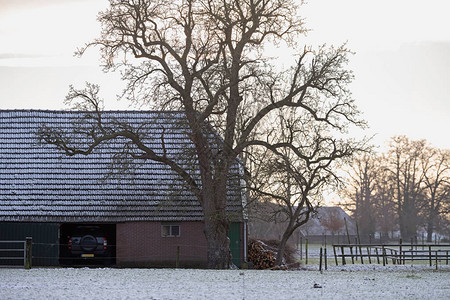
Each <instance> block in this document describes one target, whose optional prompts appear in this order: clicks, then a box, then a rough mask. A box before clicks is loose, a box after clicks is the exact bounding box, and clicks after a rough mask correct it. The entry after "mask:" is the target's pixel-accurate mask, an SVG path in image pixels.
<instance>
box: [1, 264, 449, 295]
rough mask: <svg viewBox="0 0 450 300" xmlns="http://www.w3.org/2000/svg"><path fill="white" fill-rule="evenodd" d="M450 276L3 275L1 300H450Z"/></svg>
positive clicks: (412, 271) (69, 271)
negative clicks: (69, 299) (68, 299)
mask: <svg viewBox="0 0 450 300" xmlns="http://www.w3.org/2000/svg"><path fill="white" fill-rule="evenodd" d="M449 295H450V268H448V267H445V266H444V267H442V268H441V269H439V270H438V271H436V270H434V269H433V268H429V267H426V266H399V265H397V266H392V265H389V266H386V267H383V266H380V265H347V266H338V267H335V266H331V267H330V268H329V270H328V271H324V272H322V273H321V272H318V271H317V268H316V266H311V265H308V266H305V267H304V268H303V269H302V270H296V271H268V270H266V271H257V270H216V271H215V270H192V269H113V268H101V269H89V268H53V269H52V268H35V269H31V270H24V269H0V299H67V298H71V299H73V298H76V299H346V300H348V299H449Z"/></svg>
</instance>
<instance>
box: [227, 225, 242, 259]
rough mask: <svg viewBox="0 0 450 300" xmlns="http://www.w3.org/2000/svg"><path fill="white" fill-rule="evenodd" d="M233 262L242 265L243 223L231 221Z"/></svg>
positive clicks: (229, 234) (229, 232) (230, 233)
mask: <svg viewBox="0 0 450 300" xmlns="http://www.w3.org/2000/svg"><path fill="white" fill-rule="evenodd" d="M228 237H229V238H230V250H231V256H232V260H233V264H235V265H236V266H237V267H241V223H231V224H230V230H229V231H228Z"/></svg>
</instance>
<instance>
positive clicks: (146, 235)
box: [116, 222, 207, 267]
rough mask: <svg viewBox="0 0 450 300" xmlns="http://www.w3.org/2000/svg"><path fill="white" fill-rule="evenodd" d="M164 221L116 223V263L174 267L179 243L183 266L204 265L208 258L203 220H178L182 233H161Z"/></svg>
mask: <svg viewBox="0 0 450 300" xmlns="http://www.w3.org/2000/svg"><path fill="white" fill-rule="evenodd" d="M162 224H166V223H162V222H127V223H118V224H117V227H116V229H117V232H116V234H117V252H116V255H117V266H119V267H174V266H175V261H176V255H177V246H179V247H180V248H179V249H180V267H204V266H206V260H207V248H206V239H205V236H204V234H203V223H201V222H177V223H171V224H176V225H180V236H179V237H162V236H161V225H162Z"/></svg>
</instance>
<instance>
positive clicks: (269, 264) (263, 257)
mask: <svg viewBox="0 0 450 300" xmlns="http://www.w3.org/2000/svg"><path fill="white" fill-rule="evenodd" d="M270 248H272V247H270ZM275 258H276V252H275V251H273V248H272V249H269V246H267V245H266V244H265V243H263V242H262V241H250V242H249V244H248V261H249V262H251V263H252V264H253V268H254V269H271V268H273V267H275Z"/></svg>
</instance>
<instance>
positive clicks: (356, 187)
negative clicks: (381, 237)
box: [345, 154, 379, 235]
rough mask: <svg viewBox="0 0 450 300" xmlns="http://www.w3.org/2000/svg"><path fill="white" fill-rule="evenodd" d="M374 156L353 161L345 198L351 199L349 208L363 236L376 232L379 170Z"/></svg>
mask: <svg viewBox="0 0 450 300" xmlns="http://www.w3.org/2000/svg"><path fill="white" fill-rule="evenodd" d="M377 163H378V161H377V159H376V158H375V156H374V155H373V154H364V155H362V156H361V157H358V158H356V159H354V160H353V161H352V166H351V168H350V170H349V172H348V179H347V183H348V187H347V189H346V190H345V194H346V195H345V196H346V197H347V198H348V199H350V205H349V208H350V210H351V211H352V213H353V218H354V219H355V221H356V222H357V224H358V227H359V230H360V232H361V234H363V235H369V234H370V235H373V234H374V233H375V231H376V209H375V205H376V203H375V202H376V199H375V189H376V182H377V180H378V176H379V175H378V172H379V168H378V166H377Z"/></svg>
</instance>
